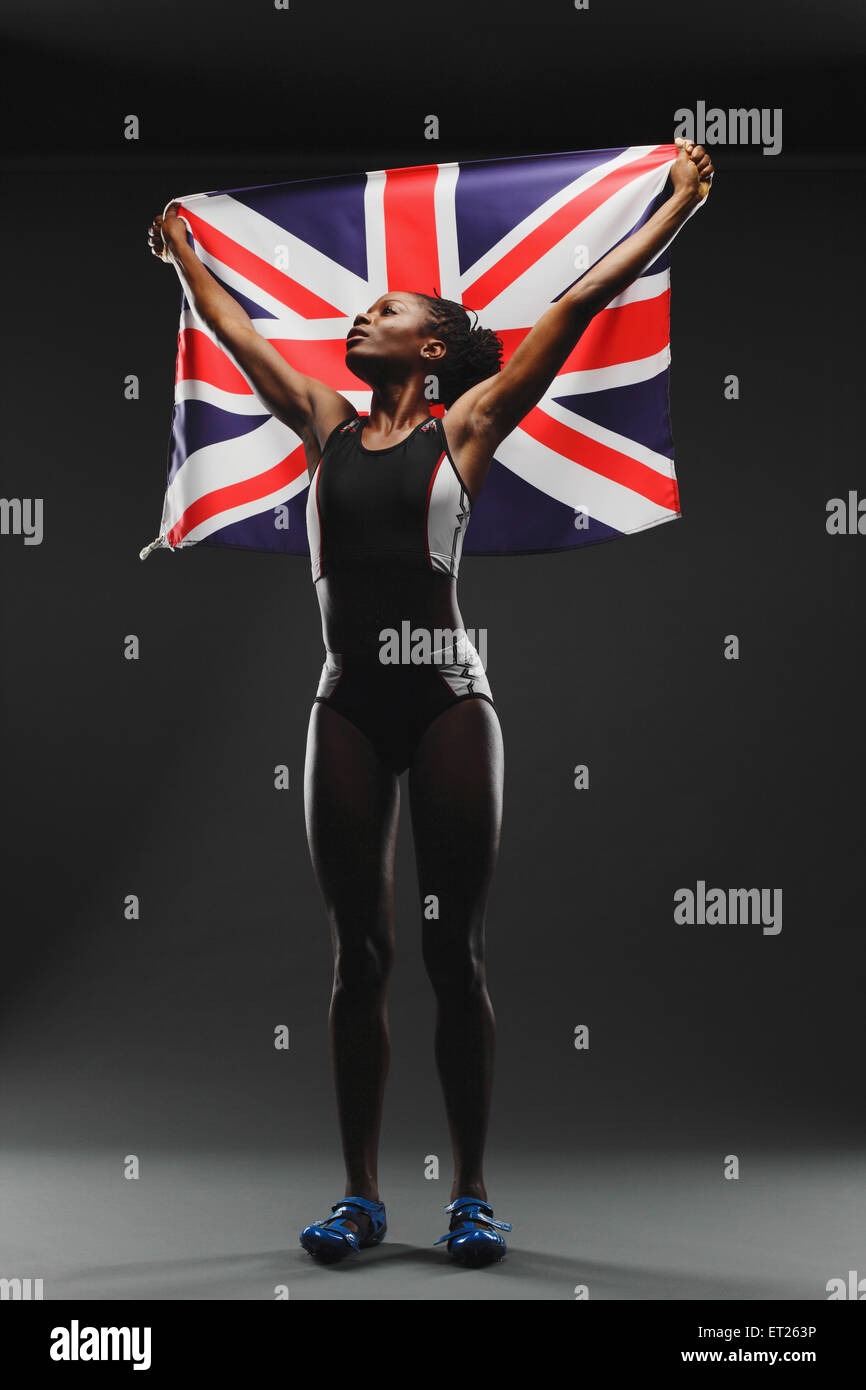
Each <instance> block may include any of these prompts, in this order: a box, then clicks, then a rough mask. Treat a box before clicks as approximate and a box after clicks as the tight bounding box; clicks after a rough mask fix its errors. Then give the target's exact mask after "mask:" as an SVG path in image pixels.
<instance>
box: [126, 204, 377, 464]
mask: <svg viewBox="0 0 866 1390" xmlns="http://www.w3.org/2000/svg"><path fill="white" fill-rule="evenodd" d="M179 206H180V204H178V203H172V204H171V206H170V207H169V208H167V209H166V213H165V216H164V217H163V216H162V215H160V216H159V217H156V218H155V219H154V221H153V223H152V224H151V227H150V230H149V231H148V242H149V244H150V249H151V250H152V251H153V253H154V255H155V256H158V257H159V259H160V260H162V261H165V262H166V263H167V264H169V265H173V266H174V268H175V270H176V271H177V273H178V277H179V278H180V281H181V284H182V285H183V288H184V293H185V294H186V297H187V299H188V300H189V302H190V304H191V305H192V306H193V308H194V310H195V312H196V314H197V315H198V317H199V318H200V319H201V321H202V323H203V324H204V325H205V327H206V328H207V329H208V330H209V331H210V332H211V333H212V334H213V336H214V338H215V340H216V341H217V342H218V343H219V346H220V347H221V348H222V350H223V352H224V353H225V354H226V355H227V356H228V357H229V358H231V360H232V361H233V362H234V363H235V365H236V366H237V367H238V369H239V370H240V371H242V372H243V373H244V375H245V376H246V377H247V379H248V381H249V382H250V384H251V386H252V388H253V391H254V392H255V394H256V396H257V398H258V399H259V400H260V401H261V403H262V405H263V406H264V407H265V409H266V410H268V411H270V413H271V414H272V415H274V416H275V417H276V418H277V419H278V420H282V422H283V424H285V425H288V426H289V428H290V429H293V430H294V431H295V433H296V434H297V435H299V436H300V438H301V439H302V440H303V443H304V450H305V452H306V456H307V469H308V472H309V474H310V476H311V477H312V475H313V473H314V471H315V467H316V464H317V463H318V461H319V456H320V454H321V451H322V446H323V445H324V443H325V440H326V439H327V437H328V435H329V434H330V433H331V430H332V429H333V428H334V426H335V425H338V424H339V423H340V421H341V420H345V419H346V418H347V417H348V416H350V415H356V414H357V411H356V410H355V407H354V406H353V405H352V404H351V402H349V401H347V400H346V398H345V396H341V395H340V392H339V391H334V390H333V389H332V387H330V386H326V385H325V383H324V382H323V381H319V380H317V379H316V378H315V377H311V376H306V375H305V374H304V373H303V372H299V371H296V370H295V368H294V367H290V366H289V364H288V362H286V361H285V359H284V358H282V357H281V356H280V354H279V353H278V352H277V350H276V348H275V347H274V346H273V345H272V344H271V343H269V342H268V340H267V338H264V337H262V335H261V333H258V332H257V331H256V329H255V328H254V326H253V322H252V319H251V318H250V317H249V315H248V314H247V313H246V312H245V310H244V309H242V308H241V306H240V304H238V302H237V300H236V299H233V298H232V296H231V295H230V294H228V293H227V291H226V290H224V289H223V288H222V286H221V285H220V284H218V282H217V281H216V280H215V279H214V277H213V276H212V275H211V273H210V271H209V270H208V269H207V267H206V266H204V265H203V264H202V262H201V261H200V260H199V258H198V256H197V255H196V253H195V251H194V250H193V249H192V247H191V246H190V245H189V242H188V241H187V238H186V224H185V223H184V222H183V221H182V220H181V218H179V217H178V216H177V214H176V211H175V209H176V208H178V207H179Z"/></svg>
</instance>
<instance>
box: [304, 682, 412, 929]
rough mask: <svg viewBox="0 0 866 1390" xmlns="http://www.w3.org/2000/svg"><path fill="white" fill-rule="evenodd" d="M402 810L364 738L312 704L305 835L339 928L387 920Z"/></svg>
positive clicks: (393, 781)
mask: <svg viewBox="0 0 866 1390" xmlns="http://www.w3.org/2000/svg"><path fill="white" fill-rule="evenodd" d="M399 808H400V785H399V782H398V780H397V778H396V776H395V775H394V773H393V771H391V769H390V768H388V767H387V766H386V765H385V764H384V763H383V762H382V761H381V760H380V759H379V757H378V756H377V754H376V752H375V750H374V748H373V746H372V744H371V743H370V742H369V740H368V739H367V738H366V736H365V735H364V734H363V733H362V732H361V730H360V729H358V728H356V726H355V725H354V724H352V723H351V722H350V721H349V720H348V719H345V718H344V717H343V716H342V715H341V714H338V713H337V712H336V711H335V710H332V709H329V708H328V707H327V706H326V705H322V704H319V703H316V704H314V705H313V708H312V712H311V714H310V724H309V730H308V734H307V755H306V764H305V768H304V809H305V814H306V825H307V840H308V842H309V846H310V854H311V856H312V860H313V868H314V870H315V873H316V877H317V879H318V881H319V885H320V887H321V889H322V892H323V894H324V897H325V901H326V903H327V905H328V908H329V911H330V913H331V916H332V919H333V920H335V922H336V925H337V927H338V928H339V929H340V930H341V931H345V930H349V929H354V930H358V931H360V932H369V931H370V930H374V929H375V928H376V926H377V924H378V925H379V926H381V925H382V924H383V923H385V922H386V921H387V920H388V919H389V918H390V914H391V909H392V901H393V872H394V846H395V842H396V835H397V821H398V816H399Z"/></svg>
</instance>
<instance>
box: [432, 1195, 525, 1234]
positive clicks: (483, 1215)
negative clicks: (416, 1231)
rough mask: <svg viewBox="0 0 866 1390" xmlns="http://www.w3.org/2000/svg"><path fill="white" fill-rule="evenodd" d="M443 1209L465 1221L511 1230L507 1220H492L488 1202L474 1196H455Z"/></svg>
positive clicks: (491, 1210)
mask: <svg viewBox="0 0 866 1390" xmlns="http://www.w3.org/2000/svg"><path fill="white" fill-rule="evenodd" d="M444 1210H445V1211H450V1212H452V1213H453V1214H454V1215H456V1216H459V1217H461V1219H462V1220H463V1221H466V1222H468V1221H477V1222H478V1223H479V1225H484V1226H495V1227H496V1229H497V1230H498V1231H510V1230H511V1223H510V1222H509V1221H495V1220H494V1218H493V1208H492V1207H491V1206H490V1204H489V1202H482V1201H481V1200H480V1199H479V1198H476V1197H456V1198H455V1199H454V1201H453V1202H450V1203H449V1205H448V1206H447V1207H445V1208H444ZM454 1234H455V1232H454V1231H450V1232H449V1235H452V1236H453V1235H454ZM436 1244H437V1245H438V1244H439V1242H438V1241H437V1242H436Z"/></svg>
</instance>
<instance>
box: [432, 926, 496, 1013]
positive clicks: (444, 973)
mask: <svg viewBox="0 0 866 1390" xmlns="http://www.w3.org/2000/svg"><path fill="white" fill-rule="evenodd" d="M422 954H423V957H424V965H425V968H426V970H427V974H428V976H429V978H430V982H431V984H432V985H433V988H434V990H435V991H436V993H437V994H441V995H450V996H453V995H454V994H455V992H457V993H460V994H474V993H479V992H481V991H483V990H484V989H485V988H486V985H487V974H486V970H485V961H484V944H483V940H482V939H481V936H480V933H478V932H473V931H471V930H466V931H457V930H454V929H449V928H448V927H444V926H443V925H442V924H438V927H434V925H433V924H432V923H425V927H424V935H423V943H422Z"/></svg>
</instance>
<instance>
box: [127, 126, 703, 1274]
mask: <svg viewBox="0 0 866 1390" xmlns="http://www.w3.org/2000/svg"><path fill="white" fill-rule="evenodd" d="M676 143H677V146H678V147H679V148H678V154H677V158H676V161H675V163H674V165H673V166H672V170H671V185H672V192H671V194H670V196H669V197H668V199H667V200H666V202H665V203H664V204H663V205H662V206H661V207H660V208H659V209H658V210H657V211H656V212H655V213H654V214H653V216H652V217H651V218H650V219H649V220H648V221H647V223H646V224H645V225H644V226H643V227H641V228H640V229H639V230H638V231H636V232H634V233H633V235H631V236H630V237H628V238H627V239H626V240H624V241H623V242H621V243H620V244H619V245H618V246H616V247H614V249H613V250H612V251H610V252H609V253H608V254H607V255H606V256H604V257H603V259H601V260H600V261H598V263H597V264H596V265H594V266H593V267H592V268H591V269H590V270H589V271H587V272H586V274H585V275H584V276H583V277H582V279H580V280H579V281H577V283H576V284H575V285H574V286H573V287H572V288H571V289H570V290H569V291H568V292H567V293H566V294H565V295H563V296H562V298H561V299H559V300H558V301H557V302H556V303H554V304H552V305H551V306H550V307H549V308H548V309H547V310H546V311H545V312H544V313H543V314H542V316H541V317H540V318H539V320H538V322H537V323H536V324H535V326H534V327H533V328H532V330H531V331H530V333H529V334H528V335H527V336H526V337H525V338H524V340H523V341H522V343H521V344H520V346H519V347H518V348H517V349H516V351H515V352H514V353H513V355H512V356H511V358H510V359H509V361H508V363H507V364H506V365H505V366H504V367H501V344H500V341H499V339H498V338H497V337H496V335H495V334H494V333H493V332H492V331H491V330H489V329H485V328H481V327H479V326H478V325H477V324H476V326H474V327H473V326H471V324H470V320H469V316H468V314H467V313H466V311H465V309H464V308H463V307H462V306H461V305H459V304H456V303H454V302H452V301H450V300H446V299H442V298H440V297H438V296H430V295H427V294H422V293H416V292H414V291H410V290H401V291H399V292H397V291H394V292H389V293H387V294H383V295H380V297H379V298H378V299H377V300H376V302H375V303H374V304H371V305H370V306H369V308H367V309H365V310H364V311H363V312H360V313H358V314H356V315H355V318H354V322H353V325H352V327H351V329H350V331H349V333H348V336H347V340H346V363H347V365H348V366H349V367H350V369H351V371H352V372H353V373H354V374H355V376H357V377H358V378H359V379H360V380H361V381H363V382H365V383H366V384H367V386H369V387H370V389H371V391H372V400H371V403H370V411H369V414H368V415H366V416H359V414H358V412H357V411H356V410H355V408H354V406H353V405H351V404H350V402H349V401H348V400H347V399H346V398H345V397H344V396H342V395H341V394H340V393H339V392H338V391H335V390H332V389H331V387H329V386H326V385H325V384H324V383H323V382H321V381H317V380H315V379H314V378H312V377H309V376H305V375H303V374H302V373H300V372H298V371H296V370H294V369H293V368H292V367H290V366H289V365H288V364H287V363H286V362H285V361H284V360H283V358H282V357H281V356H280V355H279V353H278V352H277V351H276V349H275V348H274V347H273V346H272V345H271V344H270V343H269V342H268V341H267V340H266V339H265V338H263V337H262V336H261V335H260V334H259V333H258V332H256V330H255V328H254V327H253V324H252V322H251V320H250V319H249V317H248V316H247V314H246V313H245V312H244V310H243V309H242V308H241V306H240V305H239V304H238V302H237V301H236V300H235V299H233V298H232V296H231V295H230V294H228V293H227V292H226V291H225V290H223V289H222V287H221V286H220V285H219V284H218V283H217V282H216V280H215V279H214V278H213V277H212V276H211V275H210V273H209V272H208V271H207V269H206V268H205V266H204V265H203V264H202V263H201V261H200V260H199V258H198V257H197V256H196V254H195V252H194V251H193V250H192V249H191V247H190V246H189V244H188V242H187V237H186V227H185V225H184V223H183V221H182V220H181V219H180V218H178V217H177V215H176V213H175V208H176V207H177V206H178V205H177V204H172V205H171V206H170V207H169V208H168V209H167V210H166V214H165V216H162V215H160V216H158V217H157V218H156V219H155V220H154V222H153V223H152V225H151V227H150V229H149V231H148V242H149V245H150V248H151V250H152V251H153V253H154V254H155V255H156V256H158V257H159V258H160V259H161V260H163V261H165V262H167V263H168V264H172V265H174V267H175V269H176V271H177V273H178V276H179V278H180V280H181V283H182V285H183V288H184V291H185V294H186V297H187V299H188V301H189V303H190V305H191V306H192V308H193V309H194V311H195V314H196V315H197V317H198V318H199V320H200V321H201V322H202V323H203V324H204V325H205V327H206V328H207V329H208V330H209V332H210V334H211V335H212V337H213V338H214V340H215V341H216V342H217V343H218V344H219V346H220V347H221V348H222V350H223V351H224V352H225V353H226V354H227V355H228V356H229V357H230V358H231V359H232V360H233V361H234V362H235V363H236V365H237V366H238V367H239V369H240V370H241V371H242V372H243V373H244V375H245V376H246V377H247V379H248V381H249V382H250V384H251V386H252V388H253V390H254V392H255V394H256V396H257V397H258V399H259V400H260V401H261V402H262V403H263V405H264V406H265V408H266V409H267V410H268V411H269V412H270V413H271V414H273V415H274V416H276V418H277V419H279V420H281V421H283V422H284V423H285V424H286V425H288V426H289V427H290V429H292V430H293V431H294V432H295V433H296V434H297V435H298V436H299V437H300V438H301V440H302V441H303V444H304V449H305V452H306V457H307V463H308V470H309V475H310V487H309V493H308V503H307V530H308V537H309V543H310V554H311V559H312V571H313V580H314V582H315V587H316V592H317V594H318V598H319V604H320V607H321V614H322V633H323V638H324V644H325V663H324V667H323V669H322V673H321V678H320V681H319V686H318V690H317V692H316V696H315V700H314V703H313V707H312V711H311V716H310V724H309V733H308V740H307V754H306V769H305V811H306V824H307V836H308V841H309V847H310V853H311V856H312V861H313V867H314V871H315V874H316V878H317V880H318V883H319V886H320V888H321V891H322V894H323V896H324V900H325V904H326V907H327V913H328V919H329V923H330V931H331V940H332V945H333V951H334V981H333V993H332V996H331V1004H330V1013H329V1038H330V1050H331V1059H332V1066H333V1073H334V1080H335V1087H336V1096H337V1109H338V1114H339V1123H340V1131H341V1137H342V1146H343V1156H344V1159H345V1166H346V1191H345V1196H344V1198H343V1199H342V1200H341V1201H339V1202H337V1203H335V1204H334V1206H333V1207H332V1208H331V1211H332V1215H330V1216H329V1217H327V1218H325V1219H323V1220H319V1221H316V1222H314V1223H313V1224H311V1225H310V1226H308V1227H306V1228H305V1229H304V1231H303V1232H302V1234H301V1237H300V1240H301V1244H302V1246H303V1247H304V1248H305V1249H306V1250H308V1251H309V1252H310V1253H311V1254H313V1255H315V1256H317V1257H318V1258H319V1259H322V1260H335V1259H341V1258H342V1257H343V1256H345V1255H347V1254H349V1253H350V1252H357V1251H358V1250H360V1249H362V1248H365V1247H369V1246H373V1245H378V1244H379V1243H380V1241H381V1240H382V1238H383V1237H384V1235H385V1231H386V1220H385V1207H384V1205H383V1203H382V1202H381V1201H380V1198H379V1188H378V1183H377V1155H378V1140H379V1129H380V1121H381V1114H382V1102H383V1094H384V1087H385V1078H386V1075H387V1071H388V1062H389V1056H390V1044H389V1033H388V1016H387V1007H386V988H387V984H388V977H389V974H390V971H391V966H392V961H393V955H394V923H393V864H394V848H395V837H396V829H397V817H398V811H399V804H400V789H399V781H398V779H399V776H400V774H401V773H403V772H404V771H407V770H408V774H409V775H408V794H409V802H410V809H411V817H412V829H413V835H414V840H415V852H416V861H417V869H418V881H419V887H420V892H421V902H422V906H423V912H422V950H423V958H424V963H425V966H426V969H427V973H428V975H429V978H430V981H431V984H432V986H433V990H434V992H435V996H436V1001H437V1017H436V1031H435V1044H434V1045H435V1056H436V1063H437V1068H438V1072H439V1076H440V1079H441V1083H442V1088H443V1092H444V1098H445V1107H446V1112H447V1117H448V1123H449V1129H450V1133H451V1143H452V1149H453V1158H454V1180H453V1184H452V1187H451V1193H450V1196H451V1201H450V1203H449V1205H448V1206H447V1207H446V1208H445V1210H446V1212H450V1214H451V1219H450V1225H449V1229H448V1231H447V1232H446V1233H445V1234H444V1235H443V1236H441V1237H440V1239H439V1240H438V1241H436V1242H435V1243H436V1244H440V1243H447V1248H448V1253H449V1254H450V1255H451V1257H452V1258H453V1259H455V1260H457V1261H459V1262H460V1263H463V1264H466V1265H470V1266H477V1265H482V1264H486V1263H489V1262H490V1261H493V1260H498V1259H501V1258H502V1256H503V1255H504V1254H505V1250H506V1246H505V1240H504V1237H503V1236H502V1234H501V1232H502V1231H504V1230H510V1229H511V1227H510V1225H508V1224H507V1223H505V1222H501V1221H496V1220H495V1217H494V1212H493V1208H492V1206H491V1205H490V1203H489V1202H488V1200H487V1189H486V1187H485V1183H484V1176H483V1172H482V1158H483V1151H484V1142H485V1136H486V1131H487V1123H488V1115H489V1110H490V1096H491V1086H492V1078H493V1058H494V1038H495V1026H494V1015H493V1009H492V1007H491V1003H490V998H489V995H488V993H487V987H486V982H485V934H484V924H485V908H486V902H487V894H488V889H489V886H490V881H491V876H492V874H493V869H494V864H495V861H496V856H497V851H498V846H499V834H500V821H501V813H502V791H503V770H504V764H503V749H502V737H501V732H500V727H499V720H498V718H497V715H496V710H495V707H494V704H493V697H492V692H491V690H490V686H489V684H488V681H487V678H486V676H485V673H484V668H483V666H482V663H481V661H480V659H479V657H478V653H477V651H476V649H475V647H474V646H473V644H472V643H471V642H469V640H468V637H467V636H466V633H465V629H464V627H463V621H462V617H461V614H460V610H459V608H458V605H457V592H456V591H457V573H458V567H459V562H460V553H461V547H462V542H463V535H464V532H465V529H466V525H467V523H468V521H469V517H470V514H471V510H472V507H473V505H474V504H475V502H476V500H477V498H478V496H479V494H480V492H481V489H482V488H483V486H484V480H485V478H486V476H487V473H488V470H489V468H490V464H491V461H492V459H493V456H494V454H495V452H496V449H497V446H498V445H499V443H500V442H501V441H502V440H503V439H504V438H505V437H506V435H508V434H509V433H510V432H511V431H512V430H513V429H514V428H515V427H516V426H517V425H518V424H519V423H520V421H521V420H522V419H523V417H524V416H525V415H526V414H527V412H528V411H530V410H531V409H532V408H533V406H534V405H535V404H536V403H537V402H538V401H539V400H540V398H541V397H542V396H543V395H544V393H545V391H546V390H547V389H548V387H549V385H550V383H551V382H552V381H553V379H554V377H555V376H556V374H557V372H558V371H559V370H560V368H561V367H562V364H563V363H564V361H565V359H566V358H567V357H568V355H569V353H570V352H571V351H572V349H573V348H574V346H575V344H576V343H577V341H578V339H579V338H580V336H581V334H582V333H583V332H584V330H585V328H586V327H587V325H588V324H589V323H590V321H591V319H592V318H593V316H594V315H595V314H597V313H598V311H599V310H600V309H602V308H604V306H605V305H606V304H608V303H609V302H610V301H611V300H612V299H613V298H615V296H616V295H618V294H620V293H621V291H622V290H624V289H625V288H626V287H627V286H628V285H629V284H630V283H631V282H632V281H633V280H634V279H635V278H636V277H637V276H638V275H640V274H641V272H642V271H643V270H644V269H645V268H646V267H647V266H648V265H649V264H651V262H652V261H653V260H654V259H655V258H656V257H657V256H658V254H659V253H660V251H661V250H662V249H663V248H664V246H666V245H667V243H668V242H669V241H670V240H671V238H672V237H673V236H674V235H675V234H676V232H677V231H678V230H679V229H680V227H681V226H682V225H683V223H684V222H685V221H686V220H687V219H688V217H689V216H690V215H691V213H692V212H693V211H694V208H695V206H696V205H697V204H698V203H699V202H700V201H701V200H702V199H703V198H704V197H706V195H707V193H708V191H709V187H710V181H711V179H712V176H713V166H712V163H711V161H710V158H709V156H708V154H707V153H706V151H705V150H704V149H703V147H702V146H700V145H695V144H693V143H692V142H691V141H687V140H682V139H678V140H677V142H676ZM431 377H432V378H434V379H435V380H436V381H437V382H438V399H439V401H441V403H442V404H443V405H444V407H445V410H446V413H445V415H444V416H443V417H442V418H439V417H437V416H433V415H431V414H430V411H429V408H428V404H427V402H428V400H429V395H428V391H429V384H430V380H431ZM406 623H408V625H409V628H408V630H409V632H410V634H411V640H412V649H413V651H415V652H416V654H417V653H418V652H420V653H421V654H422V659H421V660H420V661H419V660H406V659H405V658H406V650H405V644H404V645H403V647H402V648H401V650H402V654H403V659H402V660H400V659H398V660H396V661H395V660H394V659H393V657H394V652H395V648H394V643H393V640H389V641H387V642H386V641H385V634H386V633H391V634H393V633H396V634H401V633H402V632H403V630H404V624H406ZM419 634H420V635H421V637H420V640H419V636H418V635H419ZM425 637H426V640H424V639H425Z"/></svg>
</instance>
